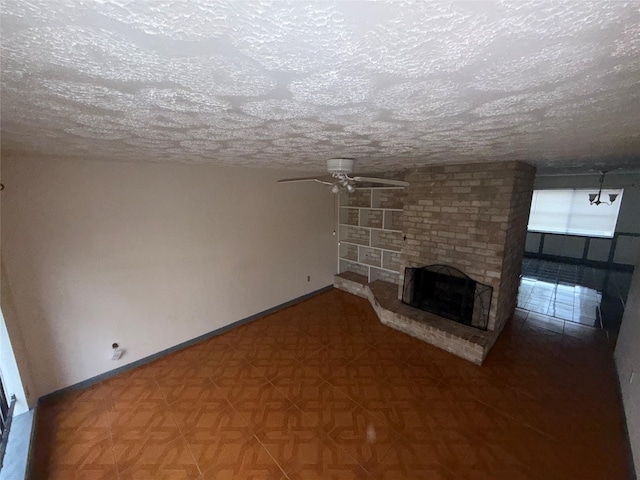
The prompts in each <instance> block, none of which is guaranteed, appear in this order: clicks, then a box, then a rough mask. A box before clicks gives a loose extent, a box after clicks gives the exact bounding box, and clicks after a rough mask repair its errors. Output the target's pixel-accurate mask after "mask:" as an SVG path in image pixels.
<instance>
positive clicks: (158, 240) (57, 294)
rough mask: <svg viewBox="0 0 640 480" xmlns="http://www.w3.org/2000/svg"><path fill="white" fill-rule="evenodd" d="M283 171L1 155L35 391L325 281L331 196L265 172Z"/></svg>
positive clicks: (328, 278) (7, 256) (20, 314)
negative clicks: (116, 350)
mask: <svg viewBox="0 0 640 480" xmlns="http://www.w3.org/2000/svg"><path fill="white" fill-rule="evenodd" d="M290 175H291V172H282V171H276V170H269V169H265V170H259V169H246V168H228V167H214V166H207V165H167V164H136V163H109V162H96V161H84V162H81V161H70V160H69V161H67V160H60V161H50V160H47V161H42V160H31V159H19V160H16V159H11V160H6V159H5V160H4V162H3V182H4V184H5V185H6V189H5V191H4V193H3V195H4V197H3V203H2V255H3V260H4V263H5V267H6V273H7V279H8V283H9V286H10V288H11V291H12V294H13V303H14V305H15V312H16V315H17V318H18V320H19V322H20V326H21V329H22V332H23V334H24V340H25V345H26V350H27V352H28V354H29V361H30V363H31V369H32V375H33V381H34V386H35V388H36V390H37V394H38V395H44V394H47V393H50V392H52V391H55V390H58V389H60V388H63V387H66V386H69V385H72V384H75V383H77V382H80V381H82V380H86V379H88V378H91V377H93V376H95V375H98V374H100V373H103V372H106V371H109V370H112V369H114V368H116V367H120V366H123V365H124V364H126V363H129V362H132V361H135V360H138V359H140V358H143V357H146V356H149V355H151V354H153V353H156V352H158V351H161V350H164V349H166V348H169V347H171V346H173V345H176V344H179V343H181V342H184V341H186V340H189V339H192V338H194V337H197V336H199V335H202V334H205V333H207V332H210V331H212V330H215V329H218V328H220V327H222V326H224V325H227V324H229V323H232V322H234V321H237V320H240V319H242V318H245V317H247V316H250V315H252V314H255V313H258V312H260V311H263V310H265V309H268V308H270V307H273V306H275V305H278V304H280V303H283V302H286V301H288V300H291V299H293V298H296V297H298V296H300V295H304V294H306V293H308V292H311V291H314V290H317V289H319V288H322V287H324V286H327V285H330V284H331V283H332V280H333V277H332V276H333V274H334V273H335V254H336V253H335V252H336V238H335V237H334V236H333V234H332V232H333V229H334V218H333V215H334V214H333V196H332V195H331V194H330V193H329V192H327V190H326V188H323V186H321V185H319V184H310V183H304V184H287V185H282V184H277V183H276V179H278V178H281V177H283V176H290ZM307 275H311V282H307ZM114 341H117V342H119V343H120V344H121V345H122V347H124V348H125V349H126V355H125V356H124V357H123V358H122V360H121V361H119V362H114V361H112V360H110V356H111V343H112V342H114Z"/></svg>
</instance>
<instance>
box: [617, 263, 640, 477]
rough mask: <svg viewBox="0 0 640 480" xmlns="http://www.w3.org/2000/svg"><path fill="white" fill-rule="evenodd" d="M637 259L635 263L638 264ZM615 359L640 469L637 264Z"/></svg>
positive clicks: (639, 469)
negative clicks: (630, 381) (632, 374)
mask: <svg viewBox="0 0 640 480" xmlns="http://www.w3.org/2000/svg"><path fill="white" fill-rule="evenodd" d="M638 260H639V261H638V263H637V265H640V259H638ZM615 359H616V366H617V368H618V377H619V379H620V388H621V390H622V401H623V402H624V410H625V415H626V417H627V429H628V430H629V440H630V442H631V450H632V452H633V459H634V463H635V466H636V472H640V268H636V269H635V271H634V274H633V279H632V281H631V288H630V290H629V297H628V298H627V304H626V306H625V310H624V317H623V318H622V325H621V327H620V334H619V336H618V342H617V344H616V351H615ZM631 372H634V377H633V382H632V383H629V380H630V379H631Z"/></svg>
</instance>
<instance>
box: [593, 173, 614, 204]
mask: <svg viewBox="0 0 640 480" xmlns="http://www.w3.org/2000/svg"><path fill="white" fill-rule="evenodd" d="M605 173H607V172H606V171H601V172H600V189H599V190H598V193H590V194H589V205H600V204H601V203H604V204H605V205H611V204H612V203H613V202H615V201H616V198H618V194H617V193H610V194H609V201H608V202H603V201H602V200H600V196H601V195H602V184H603V183H604V174H605Z"/></svg>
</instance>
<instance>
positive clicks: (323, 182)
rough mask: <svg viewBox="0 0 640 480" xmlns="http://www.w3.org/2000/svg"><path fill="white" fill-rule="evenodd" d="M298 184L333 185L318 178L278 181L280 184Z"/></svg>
mask: <svg viewBox="0 0 640 480" xmlns="http://www.w3.org/2000/svg"><path fill="white" fill-rule="evenodd" d="M296 182H318V183H322V184H323V185H333V183H331V182H325V181H324V180H321V179H319V178H317V177H301V178H283V179H282V180H278V183H296Z"/></svg>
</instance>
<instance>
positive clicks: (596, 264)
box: [524, 252, 634, 272]
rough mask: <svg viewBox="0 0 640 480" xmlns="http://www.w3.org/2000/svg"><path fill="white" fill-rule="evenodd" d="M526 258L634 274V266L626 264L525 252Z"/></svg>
mask: <svg viewBox="0 0 640 480" xmlns="http://www.w3.org/2000/svg"><path fill="white" fill-rule="evenodd" d="M524 256H525V258H535V259H538V260H549V261H551V262H560V263H570V264H571V265H584V266H585V267H593V268H603V269H606V270H618V271H621V272H633V269H634V266H633V265H627V264H624V263H611V264H610V263H608V262H601V261H598V260H588V259H585V258H573V257H563V256H560V255H549V254H547V253H534V252H524Z"/></svg>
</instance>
